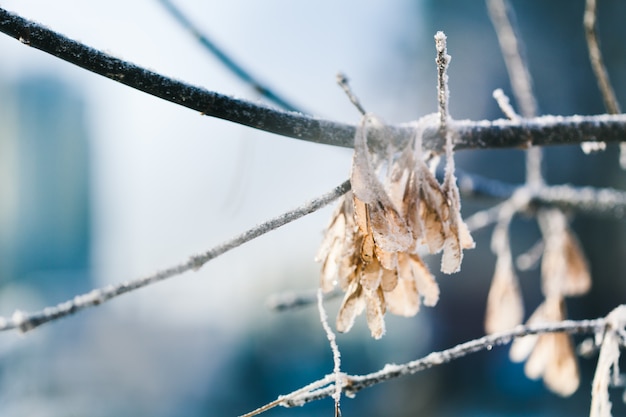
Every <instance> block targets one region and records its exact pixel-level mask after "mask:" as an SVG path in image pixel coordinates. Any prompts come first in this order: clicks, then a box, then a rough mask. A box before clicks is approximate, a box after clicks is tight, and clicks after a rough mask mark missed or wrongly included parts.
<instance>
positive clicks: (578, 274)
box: [538, 209, 591, 297]
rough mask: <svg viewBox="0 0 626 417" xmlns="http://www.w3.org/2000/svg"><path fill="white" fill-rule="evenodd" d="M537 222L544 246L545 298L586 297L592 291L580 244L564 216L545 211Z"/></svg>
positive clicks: (542, 270)
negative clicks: (583, 295)
mask: <svg viewBox="0 0 626 417" xmlns="http://www.w3.org/2000/svg"><path fill="white" fill-rule="evenodd" d="M538 220H539V225H540V227H541V231H542V233H543V237H544V242H545V249H544V253H543V259H542V262H541V276H542V291H543V293H544V295H545V296H546V297H552V296H555V297H558V296H574V295H581V294H585V293H586V292H588V291H589V288H590V287H591V275H590V273H589V267H588V265H587V261H586V259H585V256H584V255H583V253H582V250H581V249H580V244H579V243H578V241H577V239H576V237H575V236H574V235H573V234H572V233H571V232H570V231H569V229H568V226H567V221H566V219H565V215H564V214H563V213H562V212H561V211H559V210H556V209H549V210H548V209H544V210H541V211H540V213H539V216H538Z"/></svg>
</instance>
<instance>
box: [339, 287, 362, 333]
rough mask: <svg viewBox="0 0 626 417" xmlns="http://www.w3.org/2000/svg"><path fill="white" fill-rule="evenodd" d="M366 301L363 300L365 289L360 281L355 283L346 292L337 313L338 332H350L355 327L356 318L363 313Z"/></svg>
mask: <svg viewBox="0 0 626 417" xmlns="http://www.w3.org/2000/svg"><path fill="white" fill-rule="evenodd" d="M364 308H365V300H363V288H362V287H361V284H360V283H359V282H358V281H356V280H355V281H353V282H352V283H351V284H350V287H349V288H348V291H346V295H345V296H344V298H343V301H342V303H341V307H339V313H337V331H339V332H342V333H344V332H347V331H350V329H351V328H352V326H353V325H354V319H355V318H356V316H358V315H359V314H361V313H362V312H363V309H364Z"/></svg>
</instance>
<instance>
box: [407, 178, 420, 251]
mask: <svg viewBox="0 0 626 417" xmlns="http://www.w3.org/2000/svg"><path fill="white" fill-rule="evenodd" d="M420 205H421V204H420V193H419V189H418V187H417V179H416V177H415V173H414V172H412V173H411V175H410V177H409V180H408V182H407V185H406V189H405V192H404V196H403V198H402V208H403V211H404V213H405V215H406V221H407V224H408V226H409V229H410V230H411V234H412V236H413V240H414V241H416V242H417V241H421V240H423V235H424V225H423V222H422V216H421V213H420Z"/></svg>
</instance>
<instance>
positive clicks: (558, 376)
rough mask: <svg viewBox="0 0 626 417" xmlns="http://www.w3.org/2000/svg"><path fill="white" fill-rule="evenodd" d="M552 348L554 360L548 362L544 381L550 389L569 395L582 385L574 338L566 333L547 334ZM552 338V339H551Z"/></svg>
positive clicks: (562, 394)
mask: <svg viewBox="0 0 626 417" xmlns="http://www.w3.org/2000/svg"><path fill="white" fill-rule="evenodd" d="M544 336H549V337H550V338H549V339H548V340H549V342H546V344H548V343H550V344H551V349H552V353H551V355H552V360H551V361H550V362H548V364H547V367H546V370H545V373H544V375H543V382H544V383H545V384H546V386H547V387H548V388H549V389H550V391H552V392H554V393H556V394H559V395H560V396H562V397H569V396H570V395H572V394H573V393H574V392H576V390H577V389H578V386H579V385H580V374H579V371H578V361H577V360H576V356H575V353H574V346H573V344H572V338H571V336H570V335H568V334H566V333H552V334H546V335H544ZM550 339H551V340H550Z"/></svg>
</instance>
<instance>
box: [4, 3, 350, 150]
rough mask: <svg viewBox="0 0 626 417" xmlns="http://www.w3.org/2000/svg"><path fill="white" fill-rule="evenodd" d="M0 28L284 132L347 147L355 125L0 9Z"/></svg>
mask: <svg viewBox="0 0 626 417" xmlns="http://www.w3.org/2000/svg"><path fill="white" fill-rule="evenodd" d="M0 31H1V32H3V33H5V34H7V35H9V36H11V37H13V38H15V39H18V40H19V41H20V42H22V43H23V44H25V45H28V46H31V47H33V48H36V49H39V50H42V51H44V52H47V53H49V54H51V55H54V56H55V57H57V58H60V59H62V60H64V61H67V62H70V63H72V64H74V65H77V66H79V67H81V68H84V69H86V70H88V71H91V72H95V73H96V74H100V75H102V76H104V77H106V78H109V79H112V80H114V81H117V82H120V83H122V84H126V85H128V86H129V87H133V88H135V89H137V90H140V91H143V92H145V93H148V94H151V95H153V96H156V97H159V98H162V99H163V100H167V101H170V102H172V103H175V104H179V105H181V106H185V107H187V108H190V109H193V110H196V111H199V112H201V113H202V114H205V115H207V116H213V117H217V118H219V119H224V120H229V121H231V122H235V123H239V124H243V125H246V126H250V127H253V128H256V129H260V130H265V131H268V132H271V133H276V134H279V135H282V136H288V137H292V138H296V139H306V140H308V141H312V142H319V143H327V144H332V145H337V146H345V147H351V146H352V142H353V137H354V131H355V129H354V127H353V126H350V125H345V124H341V123H336V122H331V121H325V120H319V119H316V118H312V117H310V116H305V115H303V114H300V113H294V112H284V111H279V110H276V109H273V108H270V107H267V106H263V105H260V104H257V103H252V102H249V101H245V100H239V99H235V98H232V97H228V96H225V95H222V94H218V93H215V92H211V91H208V90H205V89H203V88H199V87H195V86H192V85H189V84H186V83H184V82H182V81H179V80H175V79H172V78H168V77H165V76H163V75H160V74H157V73H155V72H152V71H149V70H147V69H145V68H142V67H140V66H138V65H135V64H132V63H130V62H127V61H124V60H121V59H119V58H116V57H113V56H111V55H108V54H105V53H103V52H101V51H98V50H96V49H94V48H91V47H89V46H86V45H83V44H81V43H80V42H77V41H75V40H72V39H68V38H67V37H65V36H63V35H61V34H59V33H56V32H54V31H52V30H50V29H47V28H45V27H43V26H42V25H40V24H38V23H35V22H32V21H29V20H26V19H24V18H22V17H20V16H17V15H15V14H13V13H10V12H8V11H6V10H4V9H1V8H0Z"/></svg>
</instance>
